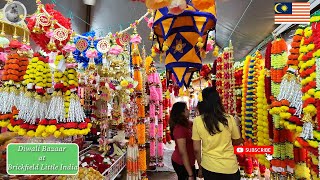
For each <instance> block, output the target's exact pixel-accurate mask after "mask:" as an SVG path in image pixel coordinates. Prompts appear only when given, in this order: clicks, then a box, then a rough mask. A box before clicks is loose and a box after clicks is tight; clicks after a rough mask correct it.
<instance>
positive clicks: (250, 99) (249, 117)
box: [244, 57, 256, 140]
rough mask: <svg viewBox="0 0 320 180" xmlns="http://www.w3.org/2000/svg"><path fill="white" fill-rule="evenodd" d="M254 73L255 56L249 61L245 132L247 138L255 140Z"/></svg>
mask: <svg viewBox="0 0 320 180" xmlns="http://www.w3.org/2000/svg"><path fill="white" fill-rule="evenodd" d="M254 74H255V58H254V57H251V58H250V63H249V71H248V82H247V88H248V89H247V93H246V104H245V106H244V107H245V126H244V129H245V134H246V139H247V140H250V139H251V140H254V139H255V136H254V129H253V128H254V127H253V125H254V123H253V121H254V115H255V114H254V113H255V112H254V110H253V108H254V107H253V106H254V103H255V101H254V98H255V95H254V91H255V86H256V84H255V82H254Z"/></svg>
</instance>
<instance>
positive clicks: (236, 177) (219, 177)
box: [202, 168, 241, 180]
mask: <svg viewBox="0 0 320 180" xmlns="http://www.w3.org/2000/svg"><path fill="white" fill-rule="evenodd" d="M202 175H203V178H204V180H240V179H241V176H240V171H239V170H238V171H237V172H236V173H234V174H221V173H215V172H211V171H208V170H206V169H204V168H202Z"/></svg>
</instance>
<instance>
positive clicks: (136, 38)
mask: <svg viewBox="0 0 320 180" xmlns="http://www.w3.org/2000/svg"><path fill="white" fill-rule="evenodd" d="M141 41H142V38H141V36H140V35H139V34H134V35H131V40H130V42H131V43H133V44H140V43H141Z"/></svg>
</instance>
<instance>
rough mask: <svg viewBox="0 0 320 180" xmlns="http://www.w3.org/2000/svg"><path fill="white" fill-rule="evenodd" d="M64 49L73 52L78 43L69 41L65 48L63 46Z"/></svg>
mask: <svg viewBox="0 0 320 180" xmlns="http://www.w3.org/2000/svg"><path fill="white" fill-rule="evenodd" d="M63 50H64V51H66V52H73V51H75V50H76V45H75V44H73V43H68V44H67V45H66V46H65V47H64V48H63Z"/></svg>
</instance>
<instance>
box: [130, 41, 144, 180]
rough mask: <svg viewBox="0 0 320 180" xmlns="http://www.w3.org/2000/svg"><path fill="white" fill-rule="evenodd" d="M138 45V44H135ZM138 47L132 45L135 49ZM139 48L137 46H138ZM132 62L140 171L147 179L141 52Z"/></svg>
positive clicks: (134, 56) (134, 55)
mask: <svg viewBox="0 0 320 180" xmlns="http://www.w3.org/2000/svg"><path fill="white" fill-rule="evenodd" d="M133 46H137V45H133ZM135 48H136V47H132V49H135ZM136 49H137V48H136ZM132 63H133V68H134V80H135V81H137V82H138V85H137V87H136V88H135V95H136V104H137V106H138V121H137V138H138V141H137V143H138V146H139V159H138V162H139V171H140V173H141V177H142V179H147V174H146V170H147V164H146V148H145V143H146V136H145V131H146V126H145V105H144V102H143V101H144V98H143V97H142V96H143V83H144V82H143V81H142V74H141V69H140V68H141V66H142V65H143V60H142V58H141V56H140V54H139V53H134V54H133V55H132Z"/></svg>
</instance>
